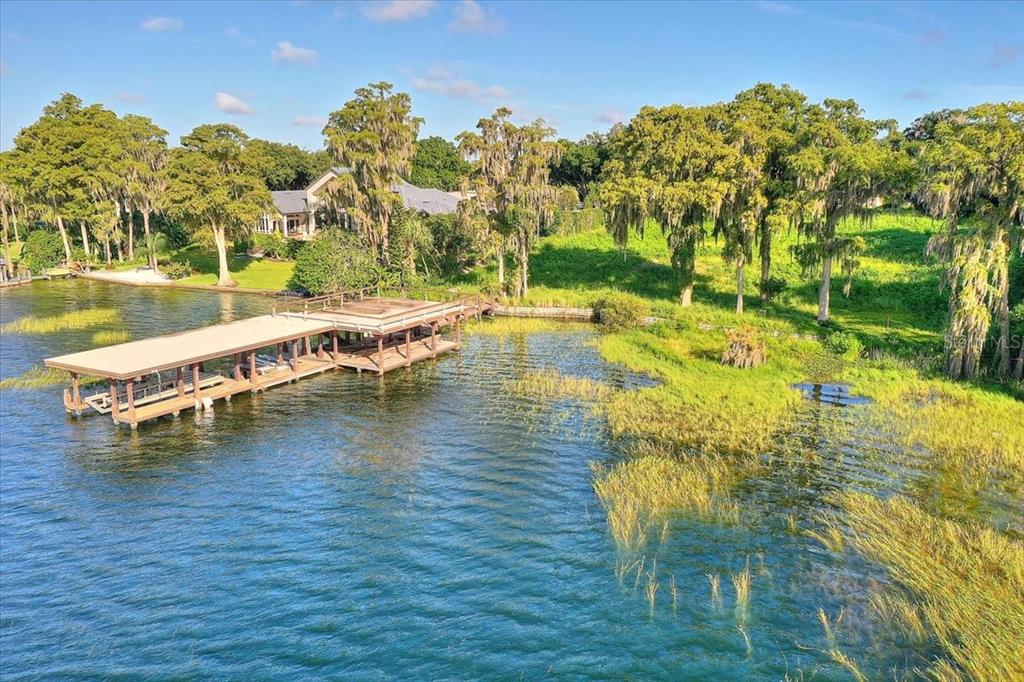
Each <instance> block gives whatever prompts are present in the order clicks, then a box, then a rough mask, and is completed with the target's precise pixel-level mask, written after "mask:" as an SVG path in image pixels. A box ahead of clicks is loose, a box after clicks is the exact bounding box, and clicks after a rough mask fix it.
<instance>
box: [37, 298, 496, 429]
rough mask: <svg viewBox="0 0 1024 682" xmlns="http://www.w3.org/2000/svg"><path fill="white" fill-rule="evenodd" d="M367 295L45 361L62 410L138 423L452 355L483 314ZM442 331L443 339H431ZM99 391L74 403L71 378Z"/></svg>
mask: <svg viewBox="0 0 1024 682" xmlns="http://www.w3.org/2000/svg"><path fill="white" fill-rule="evenodd" d="M367 294H368V290H359V291H356V292H343V293H339V294H331V295H328V296H321V297H318V298H312V299H300V300H298V301H293V302H290V303H287V304H284V305H281V306H280V307H278V306H275V309H274V311H273V312H272V313H271V314H269V315H260V316H258V317H252V318H248V319H244V320H239V321H236V322H229V323H226V324H218V325H213V326H209V327H204V328H201V329H193V330H189V331H183V332H179V333H175V334H167V335H164V336H157V337H153V338H149V339H143V340H140V341H130V342H128V343H121V344H117V345H113V346H106V347H104V348H96V349H93V350H87V351H82V352H79V353H71V354H68V355H61V356H58V357H54V358H48V359H47V360H45V361H44V362H45V364H46V366H47V367H53V368H57V369H63V370H67V371H68V372H69V373H70V377H71V387H70V388H69V389H65V391H64V407H65V409H66V410H67V411H68V412H71V413H74V414H76V415H80V414H82V413H83V412H85V411H96V412H98V413H100V414H110V415H111V417H112V418H113V420H114V422H115V423H118V424H121V423H123V424H128V425H130V426H131V427H132V428H135V427H136V426H137V425H138V424H139V423H140V422H143V421H147V420H149V419H155V418H157V417H161V416H164V415H169V414H173V415H177V414H179V413H180V412H181V411H182V410H186V409H189V408H193V409H196V410H199V409H209V408H211V407H212V405H213V401H215V400H218V399H221V398H223V399H226V400H230V399H231V396H232V395H235V394H237V393H241V392H243V391H252V392H255V391H261V390H266V389H267V388H270V387H271V386H276V385H278V384H282V383H286V382H290V381H295V380H296V379H300V378H302V377H306V376H310V375H313V374H319V373H322V372H326V371H327V370H330V369H336V368H349V369H354V370H356V371H358V372H363V371H368V372H374V373H376V374H380V375H382V374H384V373H385V372H388V371H391V370H393V369H397V368H399V367H408V366H410V365H411V364H412V363H414V362H418V361H420V360H425V359H429V358H434V357H437V356H438V355H440V354H442V353H446V352H448V351H452V350H456V349H458V348H459V347H460V345H461V323H462V322H463V321H464V320H465V319H466V318H467V317H471V316H475V317H479V316H480V315H482V314H485V313H487V312H489V311H490V310H491V307H492V304H491V303H490V302H489V301H487V300H485V299H483V298H481V297H479V296H472V297H462V298H458V299H455V300H451V301H447V302H435V301H421V300H415V299H410V298H388V297H382V296H368V295H367ZM444 328H451V329H452V331H453V334H452V336H453V338H452V339H450V340H449V339H443V338H441V336H440V332H441V331H442V329H444ZM83 376H91V377H100V378H102V379H105V380H106V384H107V388H106V390H101V391H98V392H96V393H93V394H91V395H83V393H82V390H81V385H80V378H81V377H83Z"/></svg>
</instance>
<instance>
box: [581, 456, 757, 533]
mask: <svg viewBox="0 0 1024 682" xmlns="http://www.w3.org/2000/svg"><path fill="white" fill-rule="evenodd" d="M592 469H593V472H594V482H593V486H594V491H595V492H596V493H597V497H598V499H599V500H600V501H601V504H602V505H603V506H604V508H605V512H606V514H607V516H608V528H609V530H610V531H611V534H612V537H613V538H614V539H615V541H616V542H617V543H618V545H619V546H620V547H622V548H623V549H627V550H635V549H638V548H640V547H643V546H644V545H646V544H647V539H648V534H649V530H650V528H651V527H652V526H653V525H655V524H660V523H663V522H664V520H665V519H667V518H669V517H670V516H671V515H673V514H686V513H692V514H696V515H697V516H698V517H700V518H706V519H716V520H727V521H734V520H736V519H737V518H738V515H739V510H738V507H737V506H736V504H735V503H734V502H732V501H731V500H728V499H727V497H726V493H727V490H728V489H729V488H730V487H731V485H732V484H733V483H734V481H735V480H736V472H735V470H734V469H733V468H732V467H731V466H729V465H728V464H727V463H726V462H725V461H724V460H722V459H721V458H716V457H712V456H698V457H692V458H686V459H673V458H669V457H661V456H651V455H644V456H639V457H631V458H629V459H626V460H625V461H623V462H620V463H618V464H616V465H614V466H610V467H609V466H602V465H592Z"/></svg>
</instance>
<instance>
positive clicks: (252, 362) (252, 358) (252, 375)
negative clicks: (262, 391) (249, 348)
mask: <svg viewBox="0 0 1024 682" xmlns="http://www.w3.org/2000/svg"><path fill="white" fill-rule="evenodd" d="M257 376H258V375H257V373H256V352H255V351H253V352H251V353H249V383H250V384H252V390H253V391H255V390H256V388H257V387H258V386H259V384H258V383H257V382H258V379H257Z"/></svg>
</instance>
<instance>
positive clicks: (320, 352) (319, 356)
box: [316, 334, 324, 360]
mask: <svg viewBox="0 0 1024 682" xmlns="http://www.w3.org/2000/svg"><path fill="white" fill-rule="evenodd" d="M318 336H319V337H320V338H319V339H318V340H319V341H320V343H319V344H317V347H316V357H317V360H323V359H324V335H323V334H319V335H318Z"/></svg>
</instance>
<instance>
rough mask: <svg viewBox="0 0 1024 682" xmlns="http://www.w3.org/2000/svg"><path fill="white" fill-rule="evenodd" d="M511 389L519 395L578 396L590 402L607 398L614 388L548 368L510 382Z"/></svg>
mask: <svg viewBox="0 0 1024 682" xmlns="http://www.w3.org/2000/svg"><path fill="white" fill-rule="evenodd" d="M509 390H510V391H511V392H512V393H515V394H518V395H529V396H535V397H539V398H552V399H562V398H576V399H578V400H585V401H588V402H598V401H603V400H606V399H607V398H608V397H609V396H610V395H611V394H612V391H613V389H612V388H611V387H610V386H608V385H607V384H604V383H602V382H600V381H595V380H593V379H588V378H586V377H570V376H566V375H564V374H561V373H559V372H558V371H557V370H555V369H552V368H548V369H545V370H542V371H539V372H528V373H527V374H526V375H525V376H523V377H521V378H519V379H516V380H515V381H512V382H510V383H509Z"/></svg>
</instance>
